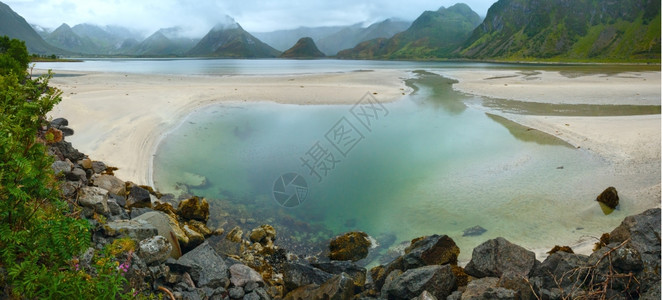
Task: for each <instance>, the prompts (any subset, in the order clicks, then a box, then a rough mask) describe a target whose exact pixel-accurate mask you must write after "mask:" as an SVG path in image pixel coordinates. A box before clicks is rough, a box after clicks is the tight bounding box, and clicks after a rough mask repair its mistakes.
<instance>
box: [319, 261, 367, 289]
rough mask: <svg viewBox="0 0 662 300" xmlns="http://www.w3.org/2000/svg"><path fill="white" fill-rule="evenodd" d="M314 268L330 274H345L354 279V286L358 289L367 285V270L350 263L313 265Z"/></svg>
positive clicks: (333, 262) (334, 262) (338, 262)
mask: <svg viewBox="0 0 662 300" xmlns="http://www.w3.org/2000/svg"><path fill="white" fill-rule="evenodd" d="M312 266H313V267H315V268H318V269H320V270H322V271H324V272H327V273H329V274H334V275H338V274H342V273H345V274H347V276H349V277H350V278H352V281H354V285H355V286H357V287H362V286H364V285H365V280H366V269H365V268H363V267H360V266H358V265H356V264H354V263H351V262H349V261H330V262H322V263H313V264H312Z"/></svg>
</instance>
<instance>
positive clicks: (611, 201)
mask: <svg viewBox="0 0 662 300" xmlns="http://www.w3.org/2000/svg"><path fill="white" fill-rule="evenodd" d="M595 200H596V201H598V202H600V203H603V204H604V205H606V206H607V207H609V208H611V209H615V208H616V206H618V200H619V198H618V192H617V191H616V188H615V187H613V186H610V187H608V188H607V189H605V190H604V191H603V192H602V193H601V194H600V195H598V198H596V199H595Z"/></svg>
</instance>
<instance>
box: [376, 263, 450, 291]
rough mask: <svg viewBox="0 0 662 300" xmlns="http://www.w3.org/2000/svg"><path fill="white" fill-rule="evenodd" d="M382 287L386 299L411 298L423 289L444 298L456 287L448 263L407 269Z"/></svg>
mask: <svg viewBox="0 0 662 300" xmlns="http://www.w3.org/2000/svg"><path fill="white" fill-rule="evenodd" d="M384 288H385V289H386V290H385V294H386V296H387V298H388V299H411V298H414V297H417V296H419V295H420V294H421V293H423V291H428V292H429V293H430V294H432V295H433V296H435V297H436V298H437V299H446V297H448V296H449V295H450V294H451V293H452V292H453V291H454V290H456V289H457V283H456V278H455V275H454V274H453V271H452V270H451V266H450V265H443V266H439V265H434V266H425V267H420V268H417V269H411V270H407V271H406V272H404V273H402V275H400V276H399V277H398V278H396V279H395V280H394V281H393V282H392V283H391V284H389V286H388V287H386V285H384Z"/></svg>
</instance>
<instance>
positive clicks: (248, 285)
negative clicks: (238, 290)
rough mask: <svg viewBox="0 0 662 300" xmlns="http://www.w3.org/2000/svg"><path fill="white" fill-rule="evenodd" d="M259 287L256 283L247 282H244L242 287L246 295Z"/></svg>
mask: <svg viewBox="0 0 662 300" xmlns="http://www.w3.org/2000/svg"><path fill="white" fill-rule="evenodd" d="M259 287H260V284H258V283H257V282H254V281H249V282H246V285H244V291H245V292H246V293H250V292H252V291H254V290H256V289H258V288H259Z"/></svg>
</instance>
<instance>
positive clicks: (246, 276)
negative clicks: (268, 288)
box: [230, 264, 264, 287]
mask: <svg viewBox="0 0 662 300" xmlns="http://www.w3.org/2000/svg"><path fill="white" fill-rule="evenodd" d="M230 282H232V284H234V286H237V287H244V285H246V284H247V283H249V282H255V283H262V284H263V285H264V280H263V279H262V276H261V275H260V273H258V272H257V271H255V270H253V269H251V268H250V267H248V266H246V265H243V264H234V265H232V266H230Z"/></svg>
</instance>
